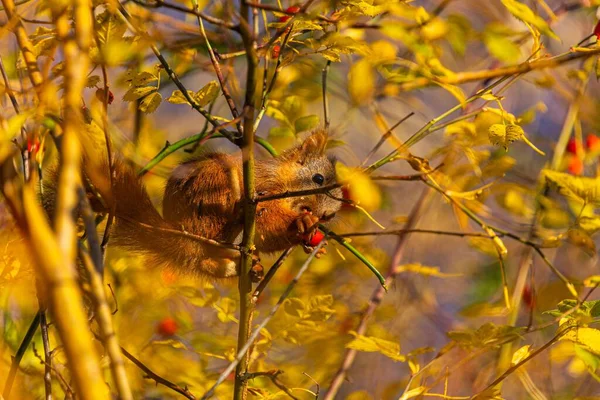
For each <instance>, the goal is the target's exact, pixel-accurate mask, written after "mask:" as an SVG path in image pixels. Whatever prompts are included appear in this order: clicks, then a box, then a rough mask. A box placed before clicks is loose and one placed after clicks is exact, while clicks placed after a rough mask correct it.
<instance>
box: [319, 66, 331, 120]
mask: <svg viewBox="0 0 600 400" xmlns="http://www.w3.org/2000/svg"><path fill="white" fill-rule="evenodd" d="M330 68H331V60H327V62H326V63H325V67H324V68H323V71H322V73H321V74H322V89H323V121H324V127H325V130H326V131H327V130H329V124H330V122H331V121H330V120H329V98H328V97H327V76H328V75H329V69H330Z"/></svg>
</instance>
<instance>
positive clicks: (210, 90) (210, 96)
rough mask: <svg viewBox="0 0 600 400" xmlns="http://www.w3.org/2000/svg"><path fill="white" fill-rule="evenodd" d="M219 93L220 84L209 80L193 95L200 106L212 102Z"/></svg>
mask: <svg viewBox="0 0 600 400" xmlns="http://www.w3.org/2000/svg"><path fill="white" fill-rule="evenodd" d="M220 93H221V86H219V83H218V82H217V81H210V82H208V83H207V84H206V85H204V86H203V87H202V89H200V90H198V91H197V92H196V94H195V95H194V98H195V100H196V101H197V102H198V104H199V105H200V107H204V106H206V105H208V104H210V103H212V102H213V101H214V100H215V99H216V98H217V97H219V94H220Z"/></svg>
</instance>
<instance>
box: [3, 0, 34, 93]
mask: <svg viewBox="0 0 600 400" xmlns="http://www.w3.org/2000/svg"><path fill="white" fill-rule="evenodd" d="M2 5H3V6H4V11H5V12H6V16H7V17H8V20H9V21H10V20H13V18H14V19H16V21H15V27H14V33H15V36H16V37H17V43H18V44H19V48H20V49H21V53H22V54H23V60H25V66H26V67H27V72H28V74H29V80H30V81H31V84H32V85H33V87H34V88H35V89H36V91H38V90H39V89H40V86H41V85H42V83H43V81H44V79H43V78H42V73H41V72H40V70H39V67H38V63H37V59H36V57H35V53H34V51H33V45H32V44H31V41H30V40H29V37H28V36H27V32H26V31H25V28H24V27H23V23H22V22H21V18H20V17H19V16H18V15H17V14H16V13H15V2H14V0H2Z"/></svg>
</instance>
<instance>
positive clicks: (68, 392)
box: [31, 342, 75, 399]
mask: <svg viewBox="0 0 600 400" xmlns="http://www.w3.org/2000/svg"><path fill="white" fill-rule="evenodd" d="M31 349H32V351H33V355H34V356H36V357H37V359H38V360H40V363H41V364H42V365H43V366H44V369H46V368H47V369H48V370H49V371H50V374H52V373H54V375H56V377H57V378H58V382H59V384H60V386H61V388H62V389H63V390H64V392H65V399H73V398H75V391H74V390H73V388H72V387H71V385H69V382H67V380H66V379H65V377H64V376H62V374H61V373H60V372H59V371H58V370H57V369H56V368H55V367H54V366H52V364H50V363H48V361H45V360H47V359H48V358H47V357H45V356H44V358H42V356H41V355H40V354H39V353H38V351H37V349H36V348H35V342H33V343H31ZM51 398H52V397H50V399H51Z"/></svg>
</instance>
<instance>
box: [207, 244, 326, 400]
mask: <svg viewBox="0 0 600 400" xmlns="http://www.w3.org/2000/svg"><path fill="white" fill-rule="evenodd" d="M324 244H325V240H322V241H321V242H320V243H319V245H318V246H317V247H315V249H314V250H313V251H312V252H311V253H310V255H309V256H308V258H307V259H306V261H305V262H304V264H302V267H300V270H299V271H298V273H297V274H296V276H295V277H294V279H292V281H291V282H290V284H289V285H288V286H287V288H286V289H285V291H284V292H283V294H282V295H281V297H280V298H279V300H278V301H277V303H276V304H275V305H274V306H273V308H271V311H270V312H269V314H268V315H267V316H266V317H265V319H264V320H263V321H262V322H261V323H260V324H259V325H258V326H257V327H256V328H254V331H252V334H251V335H250V336H249V338H248V340H247V341H246V342H245V343H244V345H243V346H242V347H241V348H240V349H239V350H238V353H237V355H236V356H235V359H234V360H233V361H232V362H231V363H230V364H229V365H228V366H227V368H225V370H224V371H223V372H222V373H221V375H219V378H218V379H217V381H216V382H215V384H214V385H213V386H212V387H211V388H210V389H209V390H208V391H207V392H206V393H205V394H204V396H202V400H205V399H209V398H210V397H212V396H213V395H214V393H215V390H216V389H217V387H218V386H219V385H220V384H221V383H223V382H224V381H225V379H227V377H228V376H229V374H231V372H232V371H233V369H234V368H236V366H237V365H239V364H240V362H241V361H242V360H243V359H244V358H245V357H246V352H247V351H248V349H249V348H250V346H251V345H252V344H253V343H254V341H255V340H256V339H257V338H258V335H259V334H260V331H261V330H263V328H264V327H265V326H267V324H268V323H269V321H271V319H272V318H273V316H274V315H275V313H276V312H277V310H279V308H280V307H281V305H282V304H283V302H284V301H285V299H287V297H288V296H289V295H290V293H291V292H292V289H294V286H296V284H297V283H298V281H299V280H300V277H302V275H303V274H304V273H305V272H306V270H307V269H308V266H309V265H310V262H311V261H312V260H313V258H314V257H315V255H316V254H317V252H318V251H319V250H320V249H321V247H322V246H323V245H324ZM246 374H247V373H244V374H241V375H238V376H236V380H237V379H239V380H241V381H245V380H246V379H244V377H245V376H246Z"/></svg>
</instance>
